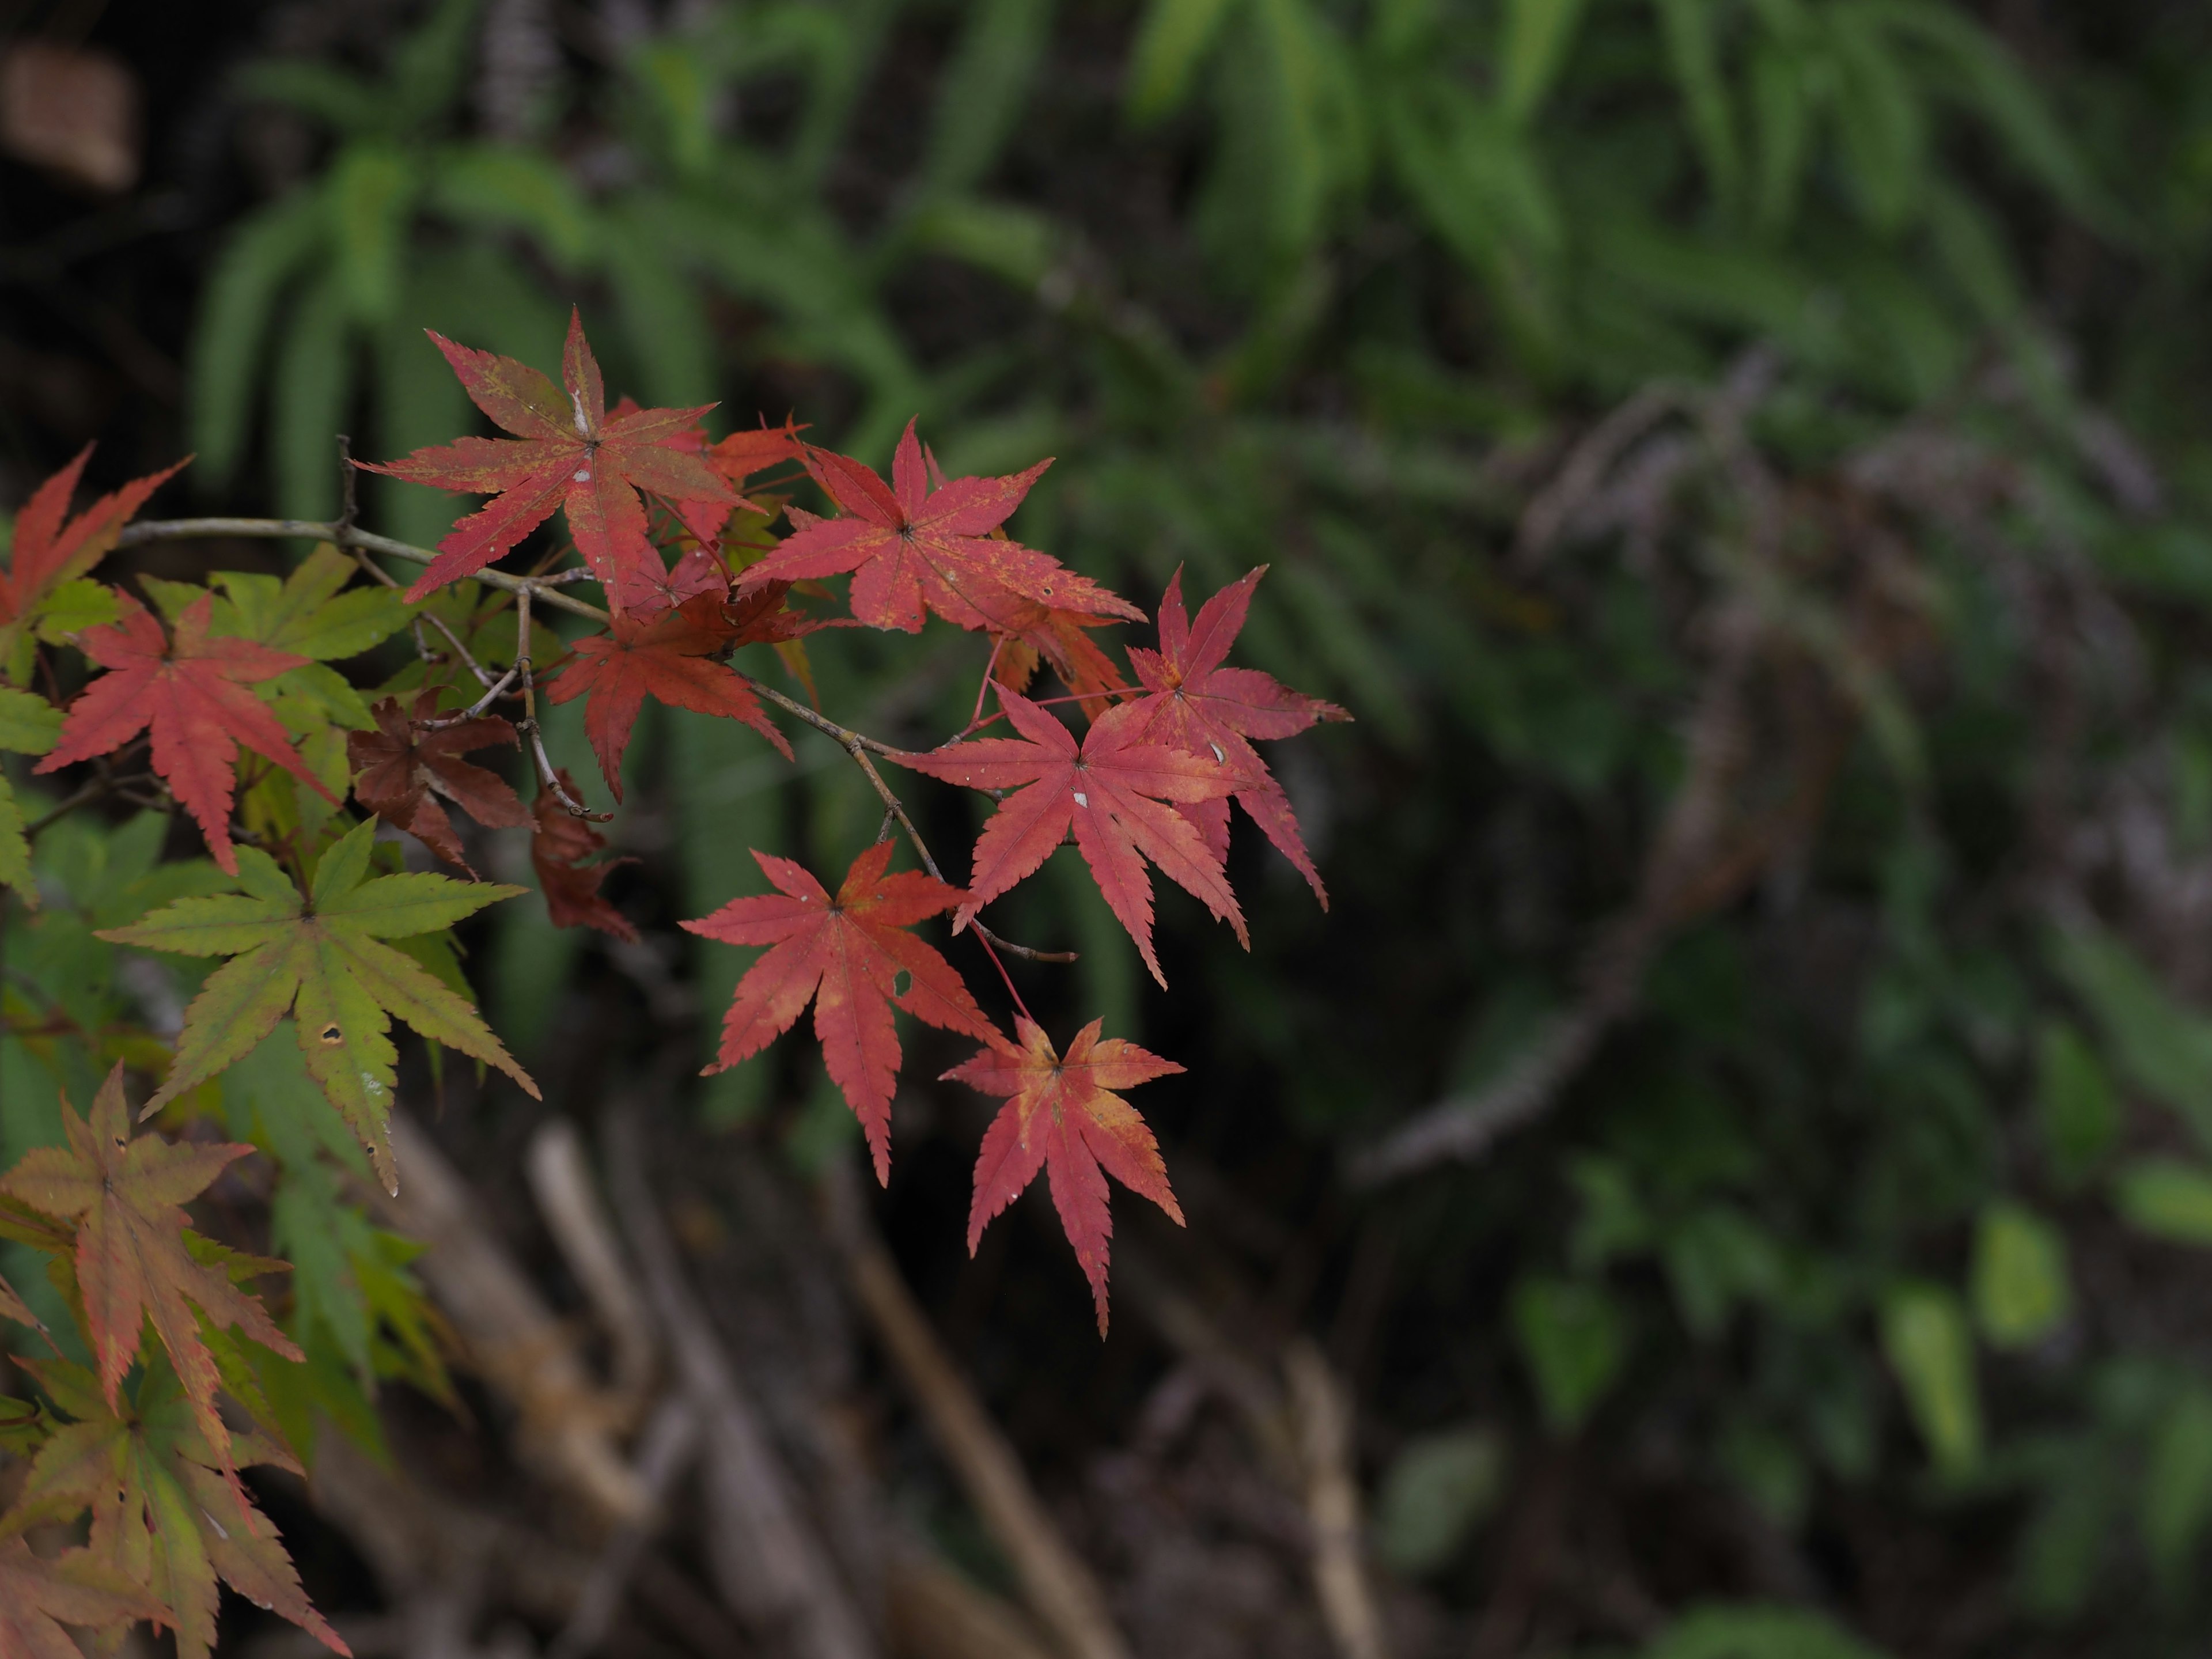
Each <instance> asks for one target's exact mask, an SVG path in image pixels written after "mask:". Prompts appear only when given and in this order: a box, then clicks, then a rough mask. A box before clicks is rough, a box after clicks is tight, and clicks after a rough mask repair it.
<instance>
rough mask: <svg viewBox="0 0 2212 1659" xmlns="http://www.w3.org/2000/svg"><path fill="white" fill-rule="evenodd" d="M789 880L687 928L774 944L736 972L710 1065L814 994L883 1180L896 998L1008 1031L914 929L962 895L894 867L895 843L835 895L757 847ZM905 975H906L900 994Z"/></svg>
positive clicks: (825, 1047)
mask: <svg viewBox="0 0 2212 1659" xmlns="http://www.w3.org/2000/svg"><path fill="white" fill-rule="evenodd" d="M753 857H754V858H755V859H756V860H758V862H759V864H760V867H761V869H762V870H763V872H766V874H767V876H768V878H769V880H770V881H771V882H774V883H775V885H776V886H777V887H778V888H779V889H780V890H781V891H779V892H775V893H764V894H762V895H760V896H757V897H750V898H735V899H732V900H731V901H730V902H728V903H727V904H726V905H724V906H723V907H722V908H720V909H719V910H717V911H715V912H714V915H711V916H708V917H705V918H703V919H702V920H701V921H687V922H685V923H684V927H685V928H686V929H688V930H689V931H690V932H691V933H697V934H699V935H700V936H701V937H702V938H705V939H720V940H721V941H722V942H723V943H724V944H726V945H769V946H770V947H771V948H770V949H769V951H768V953H767V954H766V955H765V956H763V957H761V959H760V960H759V961H757V962H756V963H753V965H752V967H751V968H750V969H749V970H748V971H747V972H746V974H745V976H744V979H742V980H740V981H738V990H737V994H736V995H735V996H734V997H733V998H732V999H731V1001H730V1012H728V1014H726V1016H725V1017H724V1018H723V1020H722V1047H721V1052H720V1054H717V1055H716V1057H715V1060H714V1064H713V1065H712V1066H708V1068H707V1070H708V1073H714V1072H720V1071H726V1070H727V1069H728V1068H729V1067H731V1066H734V1065H736V1064H737V1063H738V1061H739V1060H744V1059H745V1058H747V1057H748V1056H749V1055H752V1054H758V1053H759V1052H760V1051H761V1050H762V1049H763V1048H766V1047H767V1046H768V1045H769V1043H770V1042H773V1041H775V1038H777V1037H778V1036H781V1035H782V1034H783V1033H784V1032H786V1031H787V1030H790V1029H791V1027H792V1025H793V1023H794V1022H795V1021H796V1020H797V1019H798V1018H799V1015H800V1013H801V1012H804V1011H805V1007H806V1004H807V1001H808V1000H809V999H810V998H811V999H812V1000H813V1002H814V1035H815V1036H817V1037H818V1038H819V1039H820V1040H821V1043H822V1058H823V1062H824V1064H826V1065H827V1066H828V1067H829V1077H830V1080H831V1081H832V1082H834V1083H836V1085H837V1087H838V1089H839V1090H840V1091H842V1093H843V1094H844V1097H845V1102H846V1103H847V1104H848V1105H849V1106H850V1107H851V1108H852V1109H853V1115H854V1116H855V1117H857V1118H859V1119H860V1127H862V1128H863V1129H865V1130H866V1132H867V1136H868V1150H869V1152H871V1153H872V1155H873V1157H874V1159H875V1165H876V1179H877V1180H878V1181H883V1182H888V1181H889V1180H890V1157H891V1150H890V1149H891V1140H890V1135H891V1128H890V1122H891V1091H892V1088H893V1085H894V1084H895V1082H896V1079H897V1076H898V1067H899V1045H898V1032H897V1030H896V1026H895V1025H894V1024H893V1023H892V1020H891V1004H892V1003H893V1002H896V1003H897V1004H898V1006H900V1007H902V1008H903V1009H905V1010H906V1011H907V1012H908V1013H910V1014H912V1015H913V1016H914V1017H915V1018H917V1019H920V1020H922V1021H925V1022H927V1024H931V1025H934V1026H937V1027H939V1029H940V1030H948V1031H964V1032H966V1033H967V1034H968V1035H969V1036H974V1037H981V1038H983V1039H984V1040H986V1041H1000V1040H1001V1039H1000V1038H999V1036H998V1032H997V1030H996V1029H995V1028H994V1026H993V1025H992V1024H991V1022H990V1021H989V1020H988V1019H987V1018H984V1014H983V1011H982V1010H981V1008H979V1007H977V1006H975V998H974V997H972V996H970V995H969V994H968V987H967V986H966V985H965V984H963V982H962V981H961V978H960V975H959V973H958V971H957V969H954V967H953V966H952V964H951V963H949V962H947V961H945V958H944V957H941V956H939V954H938V953H937V952H936V951H935V950H933V949H932V948H931V947H930V946H929V945H927V944H926V943H925V942H924V941H922V940H921V939H916V938H915V936H914V935H913V934H911V933H908V932H907V931H906V929H907V928H908V927H912V926H913V925H914V924H915V922H917V921H921V920H922V919H923V918H924V917H926V916H933V915H938V914H939V912H941V911H945V910H949V909H951V908H952V907H953V906H954V905H956V904H957V903H959V902H960V901H961V899H962V898H963V897H964V896H965V895H963V893H962V892H961V890H959V889H958V888H957V887H952V886H949V885H947V884H945V883H944V882H941V881H939V880H938V879H937V878H935V877H933V876H928V875H925V874H923V873H922V872H921V871H918V870H904V871H901V872H899V873H898V874H897V875H895V876H886V875H885V874H884V869H885V867H886V866H888V865H889V864H890V857H891V844H890V842H877V843H876V844H875V845H874V846H872V847H871V848H868V850H867V851H866V852H865V853H863V854H860V857H858V858H856V859H854V860H853V865H852V868H851V869H850V870H848V872H846V875H845V880H844V883H843V884H842V885H841V886H840V887H839V888H838V889H837V892H836V896H835V897H834V898H833V897H832V896H830V895H829V891H828V890H827V889H825V888H824V887H823V885H822V884H821V883H820V882H818V881H817V880H816V879H815V878H813V877H812V876H811V874H809V873H808V872H807V871H806V870H805V867H804V866H800V865H797V864H793V862H792V861H791V860H789V859H780V858H777V857H775V856H774V855H773V854H768V853H761V852H756V853H755V854H753ZM901 974H905V975H907V977H908V987H907V989H906V993H905V994H904V995H902V996H894V995H893V994H892V993H893V987H894V985H895V983H896V980H897V977H898V975H901Z"/></svg>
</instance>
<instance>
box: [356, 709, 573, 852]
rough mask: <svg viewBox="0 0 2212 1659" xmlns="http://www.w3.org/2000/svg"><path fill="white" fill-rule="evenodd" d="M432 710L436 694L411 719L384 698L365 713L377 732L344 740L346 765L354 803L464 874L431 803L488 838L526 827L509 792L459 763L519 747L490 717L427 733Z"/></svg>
mask: <svg viewBox="0 0 2212 1659" xmlns="http://www.w3.org/2000/svg"><path fill="white" fill-rule="evenodd" d="M437 708H438V693H437V690H435V688H431V689H427V690H422V691H418V692H416V694H415V714H414V718H413V719H412V720H410V719H409V718H408V717H407V716H406V715H405V714H402V713H401V712H400V708H399V699H398V698H397V697H386V698H385V699H383V701H381V702H379V703H378V704H377V705H376V706H375V707H374V708H371V709H370V710H369V713H370V714H374V716H375V717H376V724H377V728H378V729H377V730H375V731H374V732H347V733H346V758H347V759H348V760H349V761H350V762H351V763H353V767H354V771H355V777H354V783H353V793H354V798H355V799H356V800H358V801H360V803H361V804H362V805H363V806H364V807H366V808H368V811H372V812H374V813H375V814H376V815H377V817H380V818H382V819H383V820H384V821H385V822H386V823H391V824H396V825H397V826H398V828H400V829H404V830H406V831H407V833H408V834H410V835H411V836H415V837H416V839H417V840H419V841H420V842H422V844H423V845H424V846H425V847H428V848H429V849H430V850H431V851H432V852H434V853H435V854H437V855H438V856H439V857H440V858H441V859H443V860H446V862H447V863H448V864H457V865H459V866H460V867H461V868H462V869H464V870H468V872H469V873H470V874H471V876H473V875H475V874H476V872H475V871H474V870H470V869H469V861H468V860H467V859H466V858H465V857H464V856H462V853H461V838H460V836H458V835H456V834H455V833H454V830H453V820H452V819H451V818H449V817H447V816H446V809H445V807H444V805H441V802H440V801H439V799H438V797H440V796H443V797H444V798H445V799H447V800H449V801H451V802H453V805H456V806H458V807H459V808H460V809H461V810H462V811H465V812H466V813H467V814H468V815H469V816H470V817H472V818H474V819H475V820H476V821H477V823H481V824H483V826H484V827H485V828H486V829H513V828H514V827H515V826H516V825H517V824H523V823H529V822H530V811H529V809H528V808H527V807H526V806H525V805H523V804H522V801H521V798H520V797H519V796H518V795H516V793H514V789H513V786H512V785H510V784H509V783H508V782H507V780H506V779H505V778H502V777H501V776H500V775H499V774H498V773H496V772H490V771H487V770H485V769H484V768H483V767H481V766H477V765H474V764H471V763H470V762H468V761H465V760H462V759H461V758H459V757H461V756H462V755H464V754H466V753H467V752H468V751H469V750H471V749H483V748H486V747H488V746H489V745H490V744H495V743H503V744H507V747H508V748H510V749H512V748H513V747H514V746H515V745H516V744H517V743H518V742H519V741H520V740H519V739H518V738H516V737H515V735H514V727H513V726H510V725H509V724H508V723H507V721H505V720H501V719H500V718H499V717H498V716H497V715H496V714H493V715H487V716H484V717H483V718H481V719H477V720H463V721H462V722H461V723H460V724H459V725H458V726H441V727H435V728H432V727H428V726H427V724H426V723H427V722H428V721H429V720H433V719H435V717H436V714H437Z"/></svg>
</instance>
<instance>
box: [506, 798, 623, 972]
mask: <svg viewBox="0 0 2212 1659" xmlns="http://www.w3.org/2000/svg"><path fill="white" fill-rule="evenodd" d="M555 775H556V776H557V777H558V778H559V779H560V780H561V787H562V788H563V789H565V790H567V791H568V797H569V799H572V800H573V799H575V794H576V781H575V780H574V778H572V777H570V776H569V775H568V769H567V768H566V767H563V768H562V769H561V770H560V771H559V772H558V773H556V774H555ZM532 817H534V819H535V820H536V823H535V833H534V834H532V836H531V838H530V861H531V863H532V864H533V865H535V866H537V868H538V889H539V890H540V891H542V892H543V893H544V895H545V913H546V914H547V915H550V916H551V917H552V918H553V925H554V926H555V927H596V928H598V929H599V931H600V932H601V933H611V934H613V935H614V936H615V937H616V938H617V939H621V940H622V941H623V943H625V944H628V945H635V944H636V943H637V929H636V928H635V927H631V926H630V924H629V918H628V917H626V916H624V915H623V913H622V912H621V911H619V910H617V909H616V908H615V907H614V906H613V905H611V904H610V903H608V902H606V900H605V898H604V897H602V896H600V893H599V884H600V883H601V882H603V881H605V879H606V878H607V872H609V871H611V870H613V869H615V868H617V866H621V865H624V864H634V863H635V862H636V860H634V859H609V860H605V862H604V863H600V864H587V863H586V862H585V860H587V859H589V858H591V857H592V855H593V854H596V853H598V852H599V851H600V850H601V849H602V848H605V846H606V844H607V838H606V837H605V836H603V835H601V834H600V833H599V831H598V830H596V829H592V826H591V825H590V823H587V822H586V821H585V820H584V819H582V818H580V817H576V816H574V814H573V813H571V812H570V811H568V808H566V807H565V806H563V805H561V801H560V798H559V797H558V796H556V794H555V793H553V792H552V791H551V790H550V789H541V790H539V791H538V800H537V803H536V805H535V807H534V809H533V811H532Z"/></svg>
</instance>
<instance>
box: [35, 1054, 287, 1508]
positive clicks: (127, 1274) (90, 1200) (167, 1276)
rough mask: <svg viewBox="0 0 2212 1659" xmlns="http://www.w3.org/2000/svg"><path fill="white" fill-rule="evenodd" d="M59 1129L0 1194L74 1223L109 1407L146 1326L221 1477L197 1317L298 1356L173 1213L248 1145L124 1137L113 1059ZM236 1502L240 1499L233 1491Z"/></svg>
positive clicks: (225, 1445)
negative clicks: (88, 1111) (84, 1114)
mask: <svg viewBox="0 0 2212 1659" xmlns="http://www.w3.org/2000/svg"><path fill="white" fill-rule="evenodd" d="M62 1128H63V1130H64V1133H66V1134H67V1136H68V1138H69V1144H68V1145H67V1146H40V1147H35V1148H33V1150H32V1151H30V1152H26V1153H25V1154H24V1155H23V1158H22V1160H21V1162H20V1163H18V1164H16V1165H15V1168H14V1169H13V1170H9V1172H8V1174H7V1175H6V1176H4V1177H0V1192H5V1193H6V1194H8V1195H9V1196H10V1197H13V1198H16V1199H20V1200H22V1201H23V1202H24V1203H26V1204H28V1205H29V1206H32V1207H33V1209H36V1210H40V1211H42V1212H45V1213H46V1214H47V1215H51V1216H58V1217H61V1218H64V1219H68V1220H73V1221H75V1222H76V1224H77V1233H76V1280H77V1285H78V1288H79V1289H80V1290H81V1291H82V1292H83V1294H84V1314H85V1326H86V1330H87V1334H88V1335H89V1336H90V1338H91V1340H92V1351H93V1355H94V1359H95V1360H96V1361H97V1363H98V1366H99V1371H100V1388H101V1390H102V1391H103V1392H104V1393H105V1394H106V1398H107V1405H108V1409H109V1410H111V1411H112V1410H113V1409H115V1405H116V1389H118V1386H119V1385H120V1384H121V1383H122V1381H123V1375H124V1373H125V1371H127V1370H130V1369H131V1361H132V1360H133V1359H135V1358H137V1356H138V1345H139V1340H140V1334H141V1333H142V1332H143V1329H144V1328H145V1326H146V1324H147V1323H148V1322H149V1320H150V1321H151V1322H152V1324H153V1327H154V1331H155V1334H156V1335H157V1336H159V1337H160V1338H161V1346H163V1347H165V1348H167V1350H168V1352H169V1361H170V1363H171V1364H173V1365H174V1366H175V1367H176V1372H177V1378H178V1380H179V1382H180V1383H183V1385H184V1389H185V1395H187V1396H188V1397H189V1398H190V1400H191V1404H192V1414H193V1417H194V1418H195V1419H196V1420H197V1422H198V1424H199V1426H200V1429H201V1431H202V1432H203V1433H204V1434H205V1435H206V1437H207V1440H208V1443H209V1445H210V1447H212V1448H213V1449H214V1451H215V1453H216V1456H217V1457H218V1458H219V1459H221V1460H222V1468H223V1469H224V1470H225V1472H226V1473H229V1472H230V1471H231V1464H230V1462H229V1455H230V1431H228V1429H227V1428H225V1427H224V1426H223V1421H222V1417H221V1415H220V1414H219V1413H217V1412H216V1403H215V1396H216V1389H218V1388H220V1387H221V1386H222V1378H221V1376H220V1375H219V1374H218V1373H217V1371H216V1362H215V1358H214V1356H213V1355H212V1354H210V1352H208V1348H207V1344H206V1343H205V1342H204V1340H202V1339H201V1336H200V1329H199V1318H200V1317H201V1316H204V1317H205V1318H207V1319H208V1320H209V1321H210V1322H212V1323H213V1324H215V1325H217V1326H224V1325H229V1326H235V1327H236V1328H238V1329H239V1330H240V1331H242V1332H243V1333H244V1334H246V1335H247V1336H250V1337H252V1339H253V1340H255V1341H256V1342H258V1343H260V1344H261V1345H262V1346H264V1347H267V1348H270V1349H272V1350H273V1351H275V1352H277V1353H281V1354H283V1356H284V1357H285V1358H288V1359H298V1358H301V1353H300V1351H299V1349H297V1348H295V1347H294V1346H292V1343H291V1341H290V1340H289V1338H288V1337H286V1336H285V1334H284V1333H283V1332H282V1331H280V1330H278V1329H277V1328H276V1325H275V1324H274V1323H273V1322H271V1321H270V1317H269V1315H268V1313H267V1312H266V1310H264V1309H263V1307H262V1305H261V1304H260V1302H259V1301H258V1299H257V1298H255V1297H251V1296H247V1295H246V1294H245V1293H244V1292H243V1291H240V1290H239V1289H238V1288H237V1287H236V1286H235V1285H233V1284H232V1283H231V1282H230V1278H229V1276H228V1274H227V1273H224V1272H223V1270H222V1268H220V1267H208V1266H205V1265H204V1264H202V1263H201V1262H198V1261H194V1260H193V1259H192V1256H191V1253H190V1252H189V1251H188V1250H187V1249H185V1212H184V1211H183V1210H182V1209H180V1208H179V1206H180V1205H182V1204H183V1203H184V1202H185V1200H187V1199H189V1198H192V1197H195V1196H197V1194H199V1193H201V1192H202V1191H204V1189H205V1188H206V1187H207V1185H208V1183H209V1182H212V1181H213V1180H214V1179H215V1178H216V1176H219V1175H221V1174H222V1172H223V1170H225V1169H227V1168H228V1167H229V1165H230V1164H232V1163H233V1162H234V1161H235V1160H236V1159H239V1158H244V1157H246V1156H247V1155H248V1154H249V1153H251V1152H252V1151H253V1148H252V1147H251V1146H193V1145H191V1144H189V1143H178V1142H173V1141H168V1140H164V1139H162V1138H161V1136H160V1135H155V1134H148V1135H140V1136H138V1137H137V1138H136V1139H133V1138H132V1137H131V1114H130V1110H129V1109H128V1108H127V1107H126V1106H125V1104H124V1100H123V1063H122V1061H120V1060H118V1061H117V1062H116V1064H115V1067H114V1069H113V1070H112V1071H111V1072H109V1073H108V1074H107V1080H106V1082H105V1083H103V1084H101V1085H100V1092H99V1093H98V1094H96V1095H95V1096H94V1097H93V1102H92V1115H91V1116H90V1117H89V1119H87V1118H81V1117H79V1116H78V1115H76V1113H75V1112H73V1111H71V1110H70V1109H69V1108H68V1107H67V1105H66V1104H64V1107H63V1109H62ZM240 1501H241V1502H243V1501H244V1493H243V1492H242V1491H241V1492H240Z"/></svg>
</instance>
